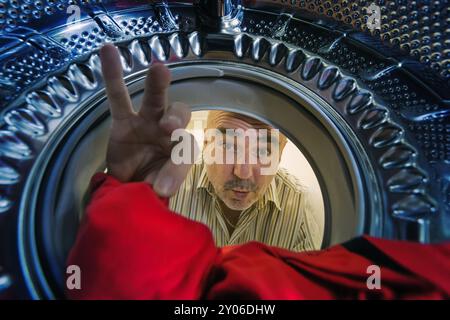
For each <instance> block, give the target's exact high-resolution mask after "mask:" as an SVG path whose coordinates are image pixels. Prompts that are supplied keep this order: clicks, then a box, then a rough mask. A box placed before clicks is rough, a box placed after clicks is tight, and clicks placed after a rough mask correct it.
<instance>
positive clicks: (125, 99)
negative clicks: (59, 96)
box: [100, 44, 191, 197]
mask: <svg viewBox="0 0 450 320" xmlns="http://www.w3.org/2000/svg"><path fill="white" fill-rule="evenodd" d="M100 59H101V62H102V73H103V78H104V81H105V86H106V94H107V96H108V100H109V107H110V111H111V116H112V125H111V132H110V136H109V142H108V151H107V155H106V164H107V167H108V173H109V174H111V175H113V176H114V177H116V178H117V179H119V180H121V181H123V182H129V181H145V182H148V183H149V184H152V185H153V189H154V190H155V191H156V192H157V193H158V194H159V195H160V196H163V197H169V196H171V195H173V194H174V193H175V192H176V191H177V189H178V188H179V186H180V184H181V183H182V182H183V180H184V179H185V177H186V175H187V173H188V171H189V168H190V165H188V164H182V165H175V164H174V163H173V162H172V161H171V159H170V155H171V149H172V148H171V147H172V143H171V141H170V135H171V133H172V131H174V130H175V129H180V128H185V127H186V125H187V124H188V122H189V120H190V117H191V111H190V108H189V106H187V105H185V104H183V103H174V104H172V105H171V106H168V96H167V89H168V87H169V85H170V71H169V69H167V67H166V66H164V65H163V64H160V63H158V64H154V65H152V67H151V68H150V69H149V71H148V75H147V78H146V80H145V88H144V97H143V100H142V105H141V107H140V109H139V111H138V112H135V111H134V110H133V106H132V103H131V99H130V95H129V93H128V90H127V87H126V86H125V83H124V80H123V70H122V65H121V62H120V57H119V53H118V51H117V49H116V47H114V46H113V45H112V44H106V45H104V46H103V47H102V48H101V50H100Z"/></svg>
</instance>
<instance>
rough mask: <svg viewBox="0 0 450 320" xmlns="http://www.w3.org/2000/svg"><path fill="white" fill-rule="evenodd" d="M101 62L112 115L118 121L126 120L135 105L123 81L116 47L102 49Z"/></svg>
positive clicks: (109, 46) (106, 46)
mask: <svg viewBox="0 0 450 320" xmlns="http://www.w3.org/2000/svg"><path fill="white" fill-rule="evenodd" d="M100 60H101V63H102V74H103V80H104V82H105V87H106V94H107V96H108V100H109V105H110V110H111V115H112V117H113V119H116V120H122V119H126V118H128V117H129V116H130V115H132V114H133V105H132V103H131V99H130V95H129V93H128V89H127V87H126V85H125V82H124V80H123V69H122V64H121V62H120V56H119V52H118V50H117V49H116V47H115V46H114V45H112V44H109V43H107V44H105V45H104V46H103V47H102V48H101V49H100Z"/></svg>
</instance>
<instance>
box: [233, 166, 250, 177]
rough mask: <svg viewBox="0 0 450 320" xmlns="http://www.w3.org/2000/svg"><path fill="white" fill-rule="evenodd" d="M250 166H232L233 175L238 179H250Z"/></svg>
mask: <svg viewBox="0 0 450 320" xmlns="http://www.w3.org/2000/svg"><path fill="white" fill-rule="evenodd" d="M252 171H253V169H252V165H251V164H248V163H244V164H239V163H236V164H235V165H234V171H233V173H234V175H235V176H236V177H238V178H240V179H250V178H251V177H252Z"/></svg>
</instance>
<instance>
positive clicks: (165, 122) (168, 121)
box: [161, 115, 181, 128]
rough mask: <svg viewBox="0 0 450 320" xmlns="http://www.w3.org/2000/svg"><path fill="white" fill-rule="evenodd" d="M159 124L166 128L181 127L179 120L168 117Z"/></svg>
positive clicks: (172, 116)
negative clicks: (167, 126)
mask: <svg viewBox="0 0 450 320" xmlns="http://www.w3.org/2000/svg"><path fill="white" fill-rule="evenodd" d="M161 124H162V125H164V126H166V125H169V126H170V127H171V128H172V127H175V128H179V127H180V126H181V120H180V118H178V117H177V116H174V115H170V116H167V117H165V118H163V119H162V120H161Z"/></svg>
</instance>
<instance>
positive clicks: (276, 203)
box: [169, 164, 322, 251]
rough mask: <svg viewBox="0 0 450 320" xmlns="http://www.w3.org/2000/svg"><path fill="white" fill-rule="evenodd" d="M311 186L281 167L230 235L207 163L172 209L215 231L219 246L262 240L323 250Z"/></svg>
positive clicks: (195, 168) (199, 166)
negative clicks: (307, 185)
mask: <svg viewBox="0 0 450 320" xmlns="http://www.w3.org/2000/svg"><path fill="white" fill-rule="evenodd" d="M310 201H311V200H310V196H308V192H307V189H306V188H305V187H303V186H301V185H300V184H299V183H298V182H297V179H296V178H295V177H294V176H292V175H291V174H289V173H288V172H287V171H286V170H285V169H282V168H280V169H279V170H278V172H277V174H276V175H275V177H274V179H273V180H272V182H271V184H270V185H269V187H268V189H267V191H266V192H265V193H264V195H263V196H262V197H261V198H260V199H259V200H257V201H256V202H255V203H254V204H253V205H252V206H251V207H250V208H248V209H246V210H244V211H243V212H242V213H241V215H240V217H239V220H238V222H237V225H236V228H235V230H234V231H233V233H232V234H231V235H230V234H229V232H228V228H227V225H226V222H225V220H224V218H223V216H222V214H221V208H220V205H219V202H218V199H217V195H216V194H215V193H214V188H213V186H212V184H211V183H210V182H209V180H208V177H207V174H206V169H205V168H204V166H203V164H195V165H194V166H193V167H192V169H191V171H190V173H189V174H188V176H187V178H186V180H185V181H184V182H183V184H182V185H181V187H180V189H179V191H178V192H177V193H176V194H175V195H174V196H173V197H172V198H170V201H169V206H170V208H171V209H172V210H173V211H175V212H178V213H179V214H181V215H183V216H185V217H187V218H190V219H192V220H195V221H198V222H201V223H204V224H205V225H206V226H208V227H209V229H210V230H211V232H212V234H213V237H214V241H215V243H216V245H217V246H219V247H222V246H226V245H235V244H242V243H245V242H248V241H253V240H254V241H260V242H263V243H266V244H268V245H272V246H276V247H281V248H285V249H289V250H294V251H305V250H317V249H320V245H321V242H322V234H321V232H320V229H321V228H320V227H319V224H318V223H317V219H315V218H314V213H313V212H312V211H313V210H312V206H311V203H310Z"/></svg>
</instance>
